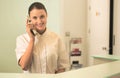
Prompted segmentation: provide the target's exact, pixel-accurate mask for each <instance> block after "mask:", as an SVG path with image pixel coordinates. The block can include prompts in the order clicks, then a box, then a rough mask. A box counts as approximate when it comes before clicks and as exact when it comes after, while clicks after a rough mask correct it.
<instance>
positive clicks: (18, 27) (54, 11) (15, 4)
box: [0, 0, 61, 72]
mask: <svg viewBox="0 0 120 78" xmlns="http://www.w3.org/2000/svg"><path fill="white" fill-rule="evenodd" d="M34 1H41V2H42V3H43V4H45V6H46V8H47V10H48V24H47V26H48V28H49V29H50V30H53V31H54V32H56V33H58V34H60V32H61V30H60V25H61V23H60V2H59V0H0V27H1V30H0V32H1V33H0V72H21V68H19V66H18V65H17V62H16V55H15V47H16V37H17V36H18V35H20V34H23V33H24V32H25V22H26V17H27V15H28V14H27V10H28V7H29V5H30V4H31V3H32V2H34Z"/></svg>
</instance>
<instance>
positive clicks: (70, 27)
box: [62, 0, 87, 66]
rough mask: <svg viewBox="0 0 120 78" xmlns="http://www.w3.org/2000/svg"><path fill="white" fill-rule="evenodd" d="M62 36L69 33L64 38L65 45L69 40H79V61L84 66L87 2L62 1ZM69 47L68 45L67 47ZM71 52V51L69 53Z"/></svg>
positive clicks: (76, 0) (77, 0)
mask: <svg viewBox="0 0 120 78" xmlns="http://www.w3.org/2000/svg"><path fill="white" fill-rule="evenodd" d="M63 7H64V8H63V10H62V11H63V27H62V28H63V32H64V33H63V34H64V37H65V33H66V32H68V33H70V37H69V38H66V41H67V43H69V40H70V39H71V38H76V37H77V38H81V39H82V42H81V44H80V50H81V51H82V58H80V61H82V62H83V65H84V66H86V63H87V60H86V58H87V51H86V50H87V48H86V27H87V0H64V1H63ZM67 47H69V44H68V45H67ZM69 52H71V51H69Z"/></svg>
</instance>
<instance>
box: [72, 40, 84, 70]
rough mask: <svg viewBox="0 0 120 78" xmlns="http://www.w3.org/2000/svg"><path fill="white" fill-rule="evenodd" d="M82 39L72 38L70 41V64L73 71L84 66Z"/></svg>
mask: <svg viewBox="0 0 120 78" xmlns="http://www.w3.org/2000/svg"><path fill="white" fill-rule="evenodd" d="M81 46H82V45H81V38H71V40H70V64H71V69H77V68H81V67H82V66H83V57H82V51H81Z"/></svg>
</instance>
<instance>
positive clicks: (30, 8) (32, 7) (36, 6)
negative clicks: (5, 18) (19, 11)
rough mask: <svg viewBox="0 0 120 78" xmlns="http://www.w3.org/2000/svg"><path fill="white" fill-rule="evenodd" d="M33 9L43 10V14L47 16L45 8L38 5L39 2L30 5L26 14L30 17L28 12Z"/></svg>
mask: <svg viewBox="0 0 120 78" xmlns="http://www.w3.org/2000/svg"><path fill="white" fill-rule="evenodd" d="M34 8H36V9H43V10H45V12H46V14H47V10H46V8H45V6H44V5H43V4H42V3H40V2H34V3H32V4H31V5H30V7H29V9H28V14H29V15H30V11H31V10H33V9H34Z"/></svg>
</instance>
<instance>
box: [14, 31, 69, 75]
mask: <svg viewBox="0 0 120 78" xmlns="http://www.w3.org/2000/svg"><path fill="white" fill-rule="evenodd" d="M29 40H30V39H29V36H28V34H23V35H21V36H19V37H17V41H16V49H15V50H16V56H17V61H19V59H20V58H21V56H22V55H23V54H24V52H25V50H26V48H27V46H28V43H29ZM69 67H70V64H69V54H68V53H67V52H66V50H65V46H64V45H63V43H62V41H61V39H60V37H59V36H58V35H57V34H55V33H54V32H50V31H48V30H46V31H45V32H44V34H43V35H40V34H37V35H36V36H35V43H34V50H33V59H32V64H31V66H30V67H29V69H28V72H30V73H55V71H56V70H58V69H61V68H65V69H69Z"/></svg>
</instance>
